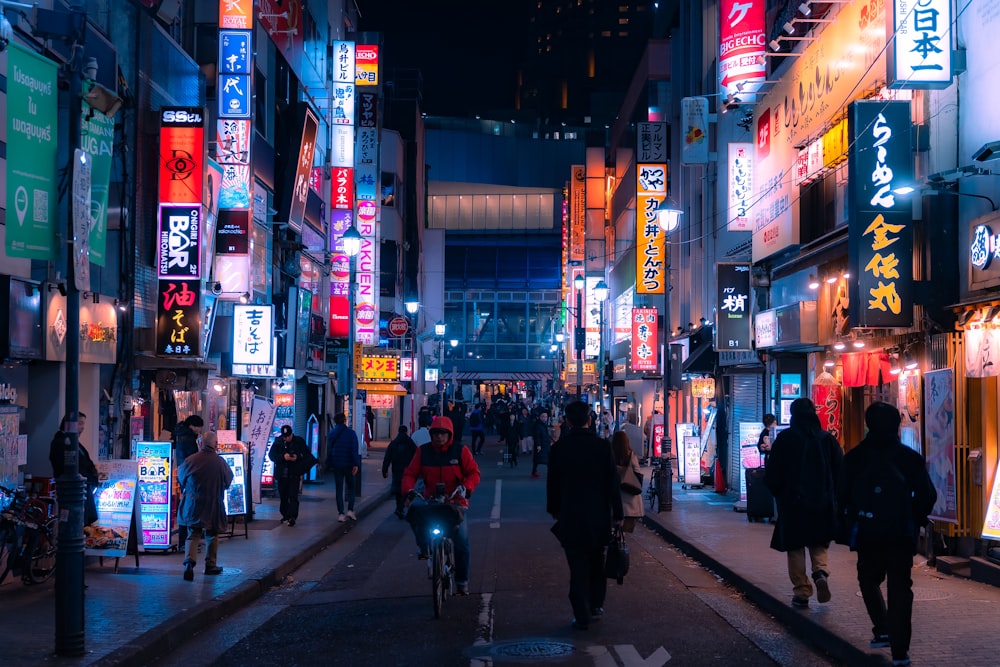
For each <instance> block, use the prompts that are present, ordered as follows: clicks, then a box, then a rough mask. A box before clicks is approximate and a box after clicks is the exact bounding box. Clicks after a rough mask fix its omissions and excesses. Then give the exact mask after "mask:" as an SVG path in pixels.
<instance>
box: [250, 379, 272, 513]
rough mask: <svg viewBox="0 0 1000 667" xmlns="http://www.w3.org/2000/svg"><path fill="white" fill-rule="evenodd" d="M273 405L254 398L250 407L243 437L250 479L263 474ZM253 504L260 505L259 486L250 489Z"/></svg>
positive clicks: (264, 400) (262, 399) (265, 400)
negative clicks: (248, 459)
mask: <svg viewBox="0 0 1000 667" xmlns="http://www.w3.org/2000/svg"><path fill="white" fill-rule="evenodd" d="M274 412H275V405H274V403H272V402H271V401H269V400H267V399H266V398H261V397H259V396H255V397H254V399H253V404H252V405H251V407H250V426H249V430H248V432H247V436H246V437H245V439H246V441H247V446H248V447H249V449H250V463H251V470H250V475H251V479H260V478H261V475H262V474H263V472H264V452H265V450H266V449H267V447H268V444H269V443H270V442H271V424H272V423H273V422H274ZM251 490H252V492H253V502H255V503H257V504H258V505H259V504H260V484H254V485H253V486H252V488H251Z"/></svg>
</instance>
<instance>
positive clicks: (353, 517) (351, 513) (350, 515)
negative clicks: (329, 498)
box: [347, 510, 358, 521]
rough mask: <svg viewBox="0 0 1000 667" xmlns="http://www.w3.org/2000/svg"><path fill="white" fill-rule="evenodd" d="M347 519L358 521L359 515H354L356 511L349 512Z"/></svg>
mask: <svg viewBox="0 0 1000 667" xmlns="http://www.w3.org/2000/svg"><path fill="white" fill-rule="evenodd" d="M347 518H348V519H350V520H351V521H357V520H358V515H357V514H355V513H354V510H347Z"/></svg>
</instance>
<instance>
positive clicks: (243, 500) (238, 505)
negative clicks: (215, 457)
mask: <svg viewBox="0 0 1000 667" xmlns="http://www.w3.org/2000/svg"><path fill="white" fill-rule="evenodd" d="M219 456H221V457H222V460H223V461H225V462H226V463H228V464H229V468H230V469H231V470H232V471H233V482H232V484H230V485H229V488H228V489H227V490H226V493H225V495H223V496H222V503H223V506H224V507H225V508H226V516H228V517H230V518H232V517H234V516H242V515H245V514H246V513H247V493H246V488H247V478H246V455H245V454H244V453H243V452H242V451H229V452H219Z"/></svg>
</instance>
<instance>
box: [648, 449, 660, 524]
mask: <svg viewBox="0 0 1000 667" xmlns="http://www.w3.org/2000/svg"><path fill="white" fill-rule="evenodd" d="M649 464H650V466H652V470H650V471H649V486H648V487H647V488H646V497H647V498H648V499H649V509H650V511H656V510H657V507H656V506H657V504H658V503H659V502H660V466H662V465H663V459H661V458H660V457H658V456H654V457H652V458H651V459H650V460H649Z"/></svg>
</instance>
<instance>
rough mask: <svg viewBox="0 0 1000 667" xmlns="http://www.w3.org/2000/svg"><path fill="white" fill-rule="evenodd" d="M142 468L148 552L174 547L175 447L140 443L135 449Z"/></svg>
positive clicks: (142, 518)
mask: <svg viewBox="0 0 1000 667" xmlns="http://www.w3.org/2000/svg"><path fill="white" fill-rule="evenodd" d="M135 456H136V462H137V463H138V466H139V471H138V477H139V526H140V530H142V544H143V546H144V547H145V548H146V549H169V548H170V529H171V525H170V518H171V517H170V483H171V467H172V465H173V462H172V460H171V448H170V443H169V442H140V443H138V444H137V445H136V449H135Z"/></svg>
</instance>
